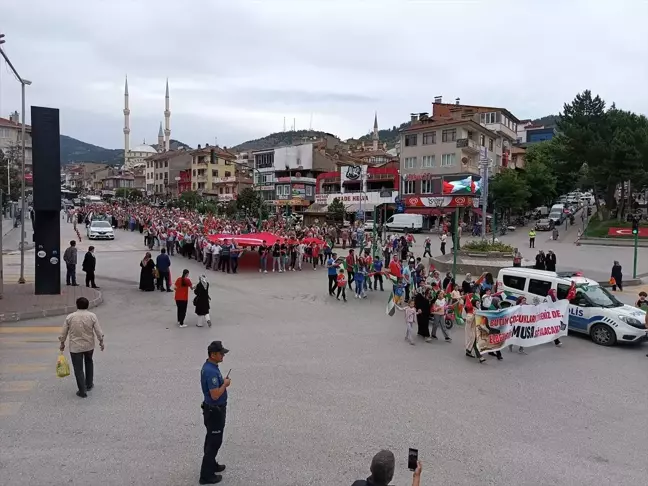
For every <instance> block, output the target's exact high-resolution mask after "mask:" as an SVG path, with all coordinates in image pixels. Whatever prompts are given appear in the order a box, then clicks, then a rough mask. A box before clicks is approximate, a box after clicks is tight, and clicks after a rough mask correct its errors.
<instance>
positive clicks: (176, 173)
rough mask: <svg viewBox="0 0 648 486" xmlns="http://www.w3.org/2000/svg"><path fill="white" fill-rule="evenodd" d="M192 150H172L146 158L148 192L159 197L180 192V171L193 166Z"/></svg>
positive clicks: (170, 195)
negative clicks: (178, 179)
mask: <svg viewBox="0 0 648 486" xmlns="http://www.w3.org/2000/svg"><path fill="white" fill-rule="evenodd" d="M191 161H192V157H191V152H189V151H186V150H170V151H167V152H162V153H159V154H155V155H152V156H150V157H149V158H147V159H146V192H147V194H148V195H154V196H157V197H167V198H168V197H172V196H175V195H176V194H177V193H178V181H177V180H176V178H179V177H180V172H181V171H183V170H186V169H189V168H190V167H191Z"/></svg>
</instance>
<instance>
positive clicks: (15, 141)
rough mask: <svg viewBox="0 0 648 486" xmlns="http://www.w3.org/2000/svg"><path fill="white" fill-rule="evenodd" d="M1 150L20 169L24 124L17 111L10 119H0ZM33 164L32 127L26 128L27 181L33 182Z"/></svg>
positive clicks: (27, 126)
mask: <svg viewBox="0 0 648 486" xmlns="http://www.w3.org/2000/svg"><path fill="white" fill-rule="evenodd" d="M0 150H1V151H2V153H3V154H4V156H5V158H6V159H8V160H9V161H10V163H11V164H12V165H13V166H14V167H19V166H20V163H21V157H22V124H21V123H20V115H19V114H18V112H17V111H15V112H13V113H11V114H10V115H9V118H0ZM32 167H33V162H32V137H31V126H29V125H26V126H25V173H26V176H28V177H26V178H25V180H27V181H31V174H32V173H33V170H32Z"/></svg>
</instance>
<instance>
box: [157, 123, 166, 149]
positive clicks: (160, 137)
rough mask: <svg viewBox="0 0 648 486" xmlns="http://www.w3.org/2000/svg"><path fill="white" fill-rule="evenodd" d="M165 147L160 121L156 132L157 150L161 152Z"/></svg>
mask: <svg viewBox="0 0 648 486" xmlns="http://www.w3.org/2000/svg"><path fill="white" fill-rule="evenodd" d="M165 147H166V145H165V143H164V132H163V131H162V122H160V131H159V132H158V152H163V151H164V150H165Z"/></svg>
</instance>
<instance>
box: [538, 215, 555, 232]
mask: <svg viewBox="0 0 648 486" xmlns="http://www.w3.org/2000/svg"><path fill="white" fill-rule="evenodd" d="M535 229H536V231H551V230H552V229H554V222H553V221H552V220H551V219H549V218H545V219H539V220H538V221H537V222H536V225H535Z"/></svg>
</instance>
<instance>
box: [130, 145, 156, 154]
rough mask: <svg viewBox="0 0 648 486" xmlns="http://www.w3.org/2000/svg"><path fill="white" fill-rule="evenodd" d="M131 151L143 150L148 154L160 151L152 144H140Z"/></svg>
mask: <svg viewBox="0 0 648 486" xmlns="http://www.w3.org/2000/svg"><path fill="white" fill-rule="evenodd" d="M130 151H131V152H143V153H147V154H157V153H158V151H157V150H156V149H154V148H153V147H151V146H150V145H138V146H137V147H133V148H132V149H131V150H130Z"/></svg>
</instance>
